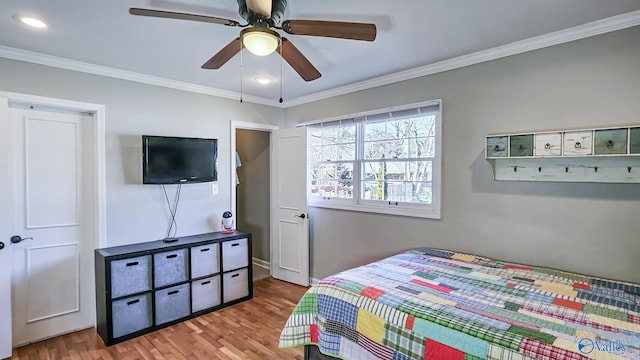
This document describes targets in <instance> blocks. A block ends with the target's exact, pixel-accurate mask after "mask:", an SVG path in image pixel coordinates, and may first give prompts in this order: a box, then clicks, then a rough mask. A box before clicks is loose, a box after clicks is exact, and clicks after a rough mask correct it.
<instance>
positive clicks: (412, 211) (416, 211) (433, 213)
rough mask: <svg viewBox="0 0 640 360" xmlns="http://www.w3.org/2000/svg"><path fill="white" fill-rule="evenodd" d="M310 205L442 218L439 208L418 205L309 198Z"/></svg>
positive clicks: (425, 217) (384, 213) (383, 213)
mask: <svg viewBox="0 0 640 360" xmlns="http://www.w3.org/2000/svg"><path fill="white" fill-rule="evenodd" d="M309 206H310V207H317V208H325V209H336V210H347V211H358V212H366V213H375V214H382V215H396V216H406V217H415V218H423V219H437V220H439V219H440V211H439V210H434V209H420V208H416V207H400V206H389V207H388V208H387V207H385V206H380V205H368V204H350V203H346V202H340V200H337V201H335V202H333V201H331V200H329V201H326V200H325V201H318V200H315V201H314V200H309Z"/></svg>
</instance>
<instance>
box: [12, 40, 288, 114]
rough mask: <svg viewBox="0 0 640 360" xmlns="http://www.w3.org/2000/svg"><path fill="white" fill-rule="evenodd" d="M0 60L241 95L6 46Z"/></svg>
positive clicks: (272, 103)
mask: <svg viewBox="0 0 640 360" xmlns="http://www.w3.org/2000/svg"><path fill="white" fill-rule="evenodd" d="M0 57H2V58H7V59H12V60H18V61H24V62H29V63H34V64H39V65H46V66H51V67H55V68H59V69H65V70H71V71H78V72H83V73H87V74H93V75H100V76H106V77H110V78H115V79H121V80H128V81H134V82H137V83H142V84H147V85H154V86H160V87H165V88H170V89H176V90H183V91H189V92H193V93H198V94H204V95H211V96H216V97H220V98H224V99H232V100H238V99H240V94H239V93H237V92H234V91H227V90H222V89H217V88H213V87H208V86H203V85H197V84H193V83H187V82H183V81H177V80H171V79H166V78H162V77H158V76H151V75H145V74H140V73H137V72H133V71H127V70H121V69H116V68H111V67H107V66H101V65H95V64H90V63H86V62H82V61H76V60H71V59H66V58H61V57H57V56H51V55H46V54H41V53H37V52H32V51H27V50H22V49H16V48H12V47H8V46H1V45H0ZM242 98H243V101H246V102H251V103H255V104H262V105H269V106H278V105H280V104H279V103H277V102H276V101H274V100H269V99H264V98H260V97H256V96H248V95H243V96H242Z"/></svg>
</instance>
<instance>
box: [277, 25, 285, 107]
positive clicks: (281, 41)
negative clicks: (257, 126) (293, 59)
mask: <svg viewBox="0 0 640 360" xmlns="http://www.w3.org/2000/svg"><path fill="white" fill-rule="evenodd" d="M282 45H283V40H282V38H280V100H278V101H279V102H280V104H282V103H283V102H284V100H282V62H283V57H282V52H283V51H284V49H283V46H282Z"/></svg>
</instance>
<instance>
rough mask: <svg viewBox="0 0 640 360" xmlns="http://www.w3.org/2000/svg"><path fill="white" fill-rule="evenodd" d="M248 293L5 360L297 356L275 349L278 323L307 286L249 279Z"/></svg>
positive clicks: (299, 353)
mask: <svg viewBox="0 0 640 360" xmlns="http://www.w3.org/2000/svg"><path fill="white" fill-rule="evenodd" d="M253 285H254V298H253V299H252V300H249V301H246V302H243V303H240V304H236V305H234V306H230V307H227V308H224V309H222V310H218V311H215V312H212V313H209V314H206V315H203V316H200V317H197V318H194V319H191V320H187V321H184V322H182V323H179V324H176V325H173V326H170V327H167V328H164V329H161V330H158V331H156V332H153V333H150V334H147V335H143V336H140V337H137V338H134V339H131V340H129V341H125V342H122V343H120V344H116V345H113V346H110V347H105V345H104V343H103V342H102V340H101V339H100V337H99V336H98V334H97V333H96V330H95V328H92V329H87V330H82V331H79V332H75V333H72V334H68V335H64V336H60V337H56V338H53V339H49V340H45V341H41V342H38V343H34V344H31V345H27V346H24V347H21V348H17V349H14V350H13V356H12V357H11V359H20V360H27V359H30V360H33V359H39V360H46V359H74V360H75V359H78V360H80V359H83V360H84V359H93V360H99V359H124V360H133V359H224V360H228V359H231V360H240V359H256V360H258V359H259V360H263V359H269V360H271V359H273V360H276V359H287V360H290V359H303V348H302V347H300V348H295V349H278V338H279V336H280V331H281V330H282V327H283V325H284V323H285V322H286V320H287V318H288V317H289V314H290V313H291V311H292V310H293V308H294V306H295V304H296V303H297V302H298V300H299V299H300V297H302V294H304V292H305V291H306V290H307V288H305V287H302V286H298V285H293V284H290V283H286V282H283V281H279V280H275V279H273V278H271V277H268V278H264V279H261V280H258V281H255V282H254V283H253Z"/></svg>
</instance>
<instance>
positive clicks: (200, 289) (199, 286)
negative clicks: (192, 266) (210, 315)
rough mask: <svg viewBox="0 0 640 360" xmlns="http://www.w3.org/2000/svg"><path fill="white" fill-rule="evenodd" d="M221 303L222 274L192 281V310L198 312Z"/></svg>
mask: <svg viewBox="0 0 640 360" xmlns="http://www.w3.org/2000/svg"><path fill="white" fill-rule="evenodd" d="M217 305H220V275H216V276H212V277H209V278H205V279H202V280H197V281H194V282H192V283H191V311H192V312H198V311H200V310H205V309H209V308H212V307H214V306H217Z"/></svg>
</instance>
